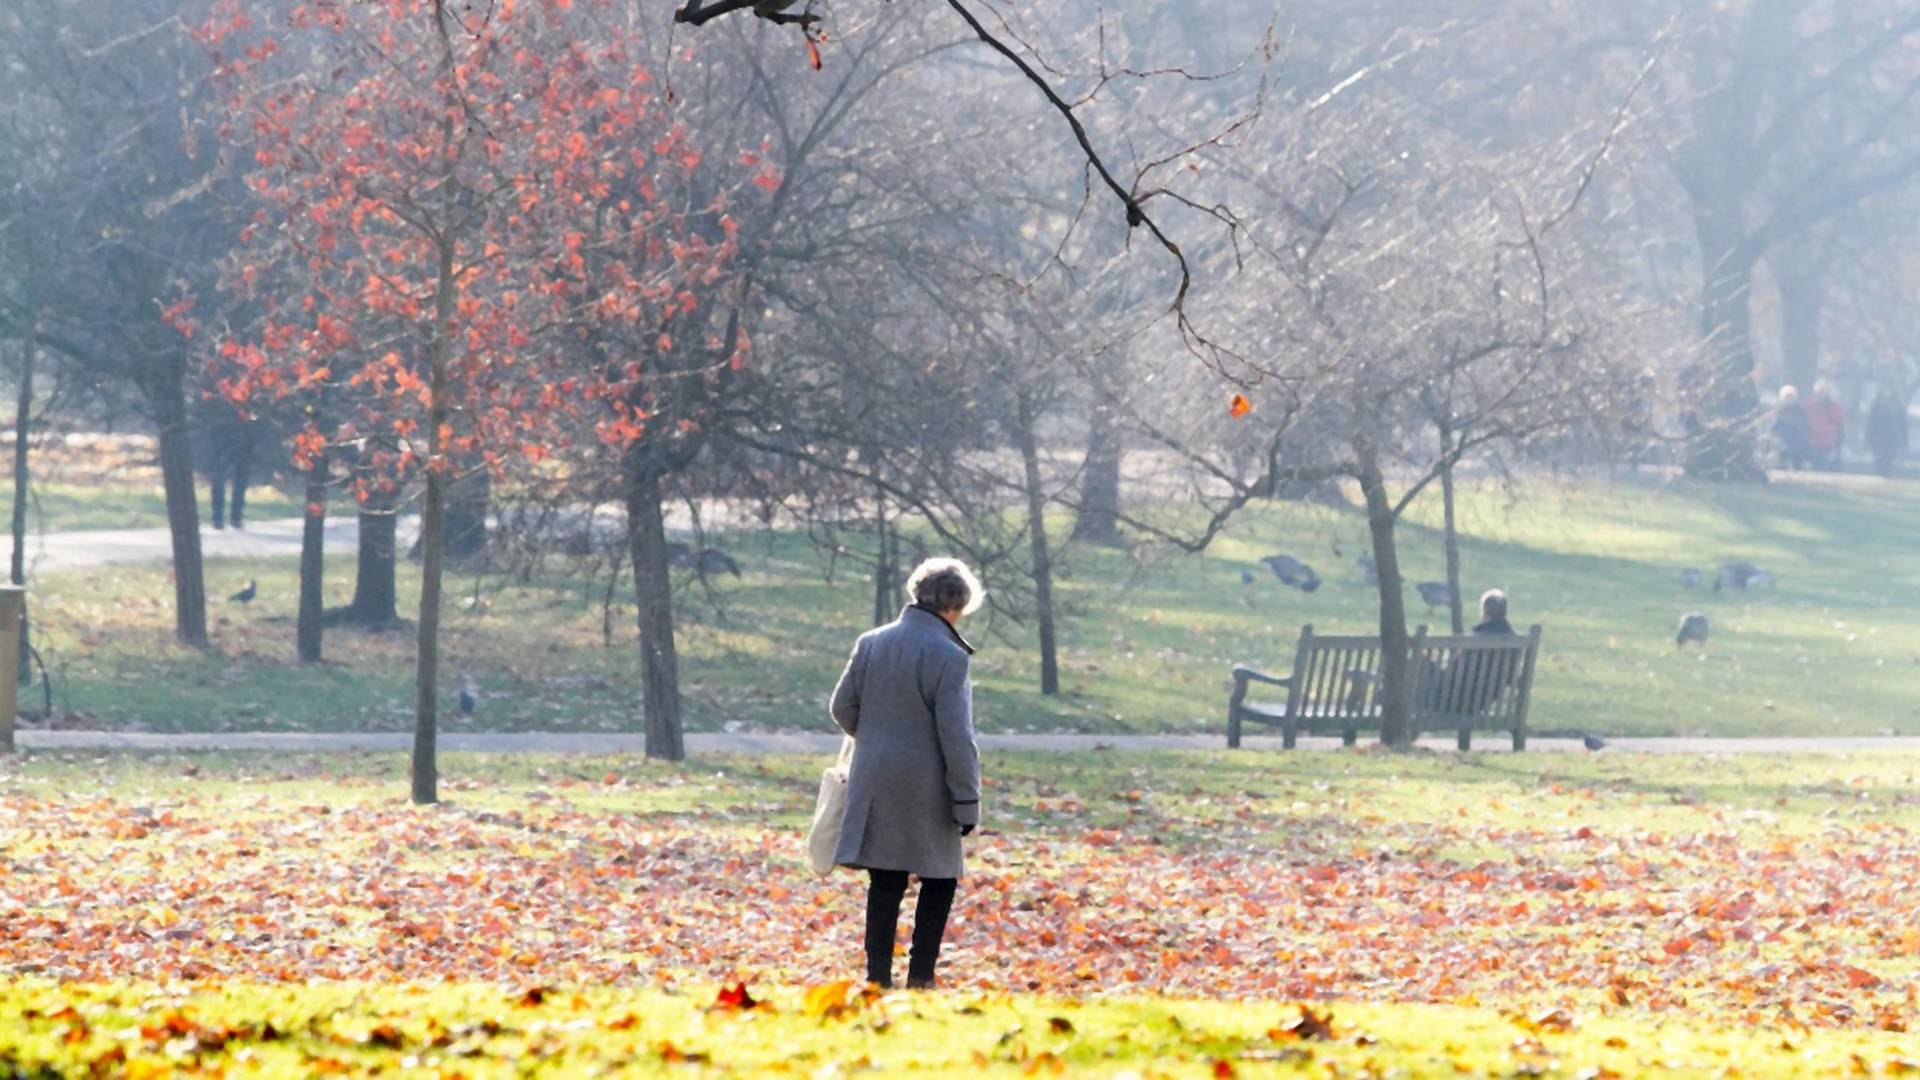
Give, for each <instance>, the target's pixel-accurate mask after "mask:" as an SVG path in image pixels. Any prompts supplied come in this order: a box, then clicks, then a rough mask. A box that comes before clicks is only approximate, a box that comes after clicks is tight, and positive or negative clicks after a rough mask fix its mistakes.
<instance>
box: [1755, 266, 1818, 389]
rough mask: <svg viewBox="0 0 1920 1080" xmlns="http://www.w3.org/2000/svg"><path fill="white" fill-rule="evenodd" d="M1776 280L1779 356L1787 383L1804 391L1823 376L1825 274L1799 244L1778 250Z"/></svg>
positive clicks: (1775, 270) (1774, 275) (1774, 268)
mask: <svg viewBox="0 0 1920 1080" xmlns="http://www.w3.org/2000/svg"><path fill="white" fill-rule="evenodd" d="M1768 261H1769V262H1770V263H1772V264H1773V279H1774V281H1775V282H1776V283H1777V284H1778V285H1779V287H1780V358H1781V362H1782V366H1783V367H1784V368H1785V369H1786V371H1785V374H1786V379H1787V382H1788V383H1789V384H1790V385H1792V386H1795V387H1798V388H1799V390H1800V392H1801V393H1802V394H1811V393H1812V392H1813V384H1814V380H1816V379H1818V378H1819V377H1820V311H1821V307H1822V305H1823V304H1824V303H1825V302H1826V275H1825V274H1823V273H1822V272H1821V269H1820V267H1819V265H1818V264H1817V263H1815V262H1814V261H1813V260H1812V259H1810V258H1806V257H1805V253H1804V252H1803V251H1801V250H1799V248H1798V247H1797V246H1796V247H1794V248H1787V249H1784V250H1779V251H1775V252H1774V254H1773V256H1772V257H1770V258H1769V260H1768Z"/></svg>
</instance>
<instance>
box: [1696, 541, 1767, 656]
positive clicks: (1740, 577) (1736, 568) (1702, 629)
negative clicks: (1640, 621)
mask: <svg viewBox="0 0 1920 1080" xmlns="http://www.w3.org/2000/svg"><path fill="white" fill-rule="evenodd" d="M1706 582H1707V576H1706V574H1704V573H1702V572H1701V571H1700V568H1699V567H1696V566H1689V567H1687V568H1686V569H1684V570H1682V571H1680V584H1681V585H1683V586H1685V587H1686V588H1689V589H1697V588H1699V587H1700V586H1702V585H1704V584H1706ZM1771 584H1773V574H1772V573H1771V572H1770V571H1767V570H1763V569H1761V568H1760V567H1758V566H1756V565H1754V564H1753V563H1750V562H1747V561H1746V560H1744V559H1742V560H1740V561H1739V562H1730V563H1728V564H1726V565H1725V566H1722V567H1721V568H1720V572H1719V573H1717V574H1715V575H1714V577H1713V591H1714V592H1719V591H1721V590H1722V589H1732V590H1734V591H1736V592H1746V591H1747V590H1748V589H1750V588H1753V587H1754V586H1756V585H1771ZM1709 630H1711V626H1710V625H1709V624H1708V622H1707V616H1706V613H1705V612H1701V611H1689V612H1687V613H1686V614H1685V615H1682V616H1680V629H1679V632H1678V633H1676V634H1674V636H1673V645H1674V648H1676V649H1684V648H1686V647H1687V646H1688V645H1701V646H1704V645H1706V643H1707V633H1708V632H1709Z"/></svg>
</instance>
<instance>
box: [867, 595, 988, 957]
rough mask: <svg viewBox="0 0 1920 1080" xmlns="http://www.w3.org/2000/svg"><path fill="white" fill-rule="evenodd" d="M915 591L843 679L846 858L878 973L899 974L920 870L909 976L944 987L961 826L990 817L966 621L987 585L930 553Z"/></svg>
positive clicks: (871, 636)
mask: <svg viewBox="0 0 1920 1080" xmlns="http://www.w3.org/2000/svg"><path fill="white" fill-rule="evenodd" d="M907 595H908V596H910V597H912V599H913V602H912V603H911V604H909V605H908V606H907V607H906V608H904V609H902V610H901V612H900V617H899V618H897V619H895V620H894V621H893V622H890V623H888V624H887V625H885V626H882V627H878V628H877V629H873V630H869V631H867V632H866V633H865V634H862V635H860V640H859V642H858V643H856V644H855V645H854V648H853V656H852V658H851V659H849V660H848V661H847V668H846V670H845V671H844V672H842V673H841V675H840V682H839V684H838V685H836V686H835V687H834V688H833V701H832V704H831V706H830V710H829V711H830V712H831V713H832V715H833V722H834V723H836V724H838V725H839V726H840V729H841V730H842V731H845V732H846V733H847V734H848V735H851V736H852V737H853V742H854V752H853V766H852V771H851V774H850V777H849V780H848V784H847V810H846V818H845V820H844V822H843V824H842V825H841V830H840V844H839V847H838V848H836V849H835V851H834V857H833V858H834V862H835V863H836V864H838V865H840V866H849V867H853V868H854V869H857V870H865V871H867V873H868V875H869V876H870V878H871V883H870V885H869V887H868V890H867V932H866V954H867V981H869V982H871V983H874V984H875V985H878V986H881V987H891V986H892V985H893V942H894V935H895V934H896V933H897V932H898V929H899V922H900V904H901V901H902V900H903V899H904V898H905V896H906V892H907V877H908V875H912V876H914V877H917V878H919V879H920V899H919V901H918V903H917V904H916V906H915V908H914V915H913V952H912V954H911V955H910V956H909V958H908V961H907V986H908V987H909V988H910V989H932V988H933V986H934V968H935V966H936V965H937V964H938V963H939V961H940V942H941V939H942V938H943V937H945V936H946V929H947V915H948V914H949V913H950V912H951V911H952V909H953V895H954V889H955V887H956V885H957V882H958V879H959V877H960V875H961V873H962V872H963V870H964V867H965V851H964V849H963V847H962V845H961V842H960V838H961V837H963V836H966V835H967V834H969V833H971V832H973V830H974V829H975V828H976V827H977V826H978V825H979V824H980V752H979V750H978V748H977V747H976V746H975V744H974V736H973V684H972V682H971V680H970V679H969V677H968V670H967V669H968V657H969V656H971V655H972V653H973V647H972V646H971V645H968V644H967V642H966V640H965V639H964V638H962V637H961V636H960V632H959V631H958V630H957V629H955V624H956V623H958V622H959V621H960V618H961V617H962V616H964V615H967V614H969V613H971V612H973V611H974V610H976V609H977V608H979V606H980V603H981V601H982V600H984V599H985V597H986V594H985V592H984V590H982V589H981V587H980V582H979V581H978V580H977V579H976V578H975V577H974V576H973V572H972V571H970V570H968V569H967V567H966V564H964V563H962V562H960V561H959V560H957V559H929V560H927V561H926V562H923V563H921V564H920V565H919V566H918V567H917V568H915V570H914V571H913V574H912V575H911V576H910V577H908V579H907Z"/></svg>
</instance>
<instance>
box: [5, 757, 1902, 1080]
mask: <svg viewBox="0 0 1920 1080" xmlns="http://www.w3.org/2000/svg"><path fill="white" fill-rule="evenodd" d="M820 765H821V762H819V761H816V760H806V759H799V758H751V757H717V758H710V759H707V760H704V761H697V762H690V763H687V764H684V765H677V766H669V765H662V764H657V763H647V762H644V761H641V760H638V759H632V758H625V757H604V758H572V757H553V756H545V757H541V756H534V757H527V758H508V757H505V756H498V755H492V756H489V755H450V756H448V757H447V759H446V760H445V762H444V774H445V782H444V785H443V790H444V791H445V792H446V795H447V802H445V803H443V804H441V805H439V806H436V807H426V808H419V807H412V806H409V805H407V804H406V803H405V801H404V800H405V794H406V784H405V762H404V760H403V759H402V758H400V757H399V756H398V755H375V754H355V755H344V754H343V755H319V756H298V755H271V756H269V755H247V754H210V755H192V756H174V755H156V756H135V755H106V754H100V755H82V754H47V753H40V754H30V755H25V756H23V757H20V758H15V759H10V760H0V815H4V820H5V821H6V823H7V827H6V828H5V829H0V972H4V973H5V974H4V975H0V1071H4V1072H7V1073H9V1074H12V1075H24V1076H67V1075H88V1074H90V1073H92V1072H95V1071H98V1072H101V1073H105V1074H110V1075H134V1076H146V1075H155V1076H157V1075H168V1074H170V1073H171V1071H173V1070H182V1071H195V1070H199V1071H204V1072H208V1073H213V1072H216V1071H224V1072H225V1073H226V1074H228V1075H236V1074H256V1073H257V1074H261V1075H276V1076H296V1075H297V1076H306V1075H317V1074H328V1073H342V1074H351V1075H364V1074H368V1073H371V1072H374V1071H376V1070H381V1071H392V1070H394V1069H396V1068H398V1069H400V1070H402V1071H409V1072H410V1071H414V1070H421V1071H432V1072H435V1073H448V1072H455V1071H457V1072H459V1073H461V1074H463V1075H468V1076H495V1075H508V1074H509V1073H515V1074H518V1073H523V1072H525V1071H527V1070H528V1069H530V1068H537V1069H544V1070H546V1071H549V1072H553V1073H556V1074H569V1075H571V1074H579V1073H585V1072H591V1071H630V1072H640V1073H651V1072H656V1071H672V1072H676V1073H679V1072H701V1073H713V1074H720V1073H724V1072H738V1071H748V1070H751V1071H755V1072H804V1073H806V1074H809V1075H820V1074H823V1073H824V1074H826V1075H838V1074H841V1073H852V1072H860V1071H869V1070H872V1071H877V1072H882V1073H895V1072H923V1073H926V1074H928V1075H959V1074H962V1073H981V1074H990V1075H1006V1076H1012V1075H1016V1074H1021V1075H1055V1074H1060V1073H1065V1074H1073V1075H1077V1074H1082V1073H1087V1072H1092V1073H1094V1074H1097V1075H1103V1076H1117V1075H1125V1074H1129V1073H1131V1074H1138V1075H1143V1076H1144V1075H1175V1076H1221V1075H1229V1074H1244V1075H1266V1074H1273V1075H1311V1076H1328V1075H1345V1076H1358V1075H1372V1076H1394V1075H1399V1076H1426V1075H1474V1076H1515V1075H1544V1076H1560V1077H1576V1076H1585V1077H1601V1076H1640V1075H1650V1074H1670V1075H1679V1076H1721V1075H1725V1076H1735V1075H1738V1076H1790V1075H1791V1076H1802V1075H1831V1076H1840V1075H1876V1076H1878V1075H1903V1074H1904V1071H1905V1070H1920V1053H1916V1052H1915V1043H1914V1035H1913V1033H1912V1029H1913V1026H1914V1025H1915V1024H1916V1023H1920V1010H1917V1009H1916V1006H1915V1004H1914V1000H1915V998H1914V995H1915V993H1916V991H1920V930H1916V929H1915V927H1916V926H1917V925H1920V909H1916V908H1915V906H1914V904H1915V899H1914V898H1915V897H1916V896H1920V796H1917V795H1916V791H1920V787H1917V786H1916V784H1917V783H1920V754H1882V755H1876V756H1844V755H1834V756H1823V755H1808V756H1804V757H1799V758H1784V757H1768V756H1742V757H1739V758H1733V759H1712V758H1705V759H1703V758H1675V757H1664V756H1654V757H1640V756H1630V755H1600V756H1597V757H1582V758H1573V757H1559V756H1555V757H1550V758H1548V757H1540V758H1531V759H1529V758H1525V757H1505V756H1495V757H1478V758H1465V759H1462V758H1459V757H1456V756H1453V755H1435V754H1384V753H1377V752H1368V751H1359V752H1345V753H1329V754H1301V755H1291V756H1287V757H1280V756H1278V755H1254V754H1243V755H1231V754H1227V753H1224V752H1213V753H1207V754H1198V753H1181V754H1168V755H1154V756H1149V755H1133V754H1120V753H1085V754H1077V755H1034V754H989V755H988V756H987V759H986V761H985V768H986V773H987V779H988V784H987V787H986V789H985V794H986V825H985V827H984V829H983V831H982V832H981V833H980V834H978V835H977V836H976V837H975V838H974V840H973V841H971V842H970V843H971V847H970V854H969V858H970V868H969V874H968V876H967V878H966V879H965V881H964V882H963V883H962V888H961V892H960V898H959V903H958V905H957V906H956V909H955V918H954V923H953V929H952V932H951V935H950V940H949V950H948V952H947V954H946V958H945V960H944V962H943V967H942V975H943V982H944V986H945V987H946V988H945V989H944V990H943V991H941V992H939V993H936V994H897V995H886V996H869V995H864V994H862V993H861V992H859V991H858V990H857V989H856V988H855V987H853V986H852V985H851V984H849V983H847V982H846V980H847V979H848V978H849V977H850V976H851V975H852V974H853V973H854V972H855V971H857V970H858V962H859V961H858V949H859V932H860V931H859V923H860V913H861V908H860V903H861V892H860V882H859V881H858V880H857V879H856V878H854V877H852V876H851V875H848V874H846V873H844V872H842V873H841V874H838V875H836V876H833V877H830V878H828V879H826V880H824V881H820V880H816V879H814V878H813V877H811V876H810V875H808V874H807V873H806V872H805V871H804V870H803V869H802V868H801V866H800V830H801V828H802V823H803V822H804V820H805V816H806V814H807V812H808V810H809V809H810V806H811V800H812V788H813V785H814V781H815V780H816V778H817V770H818V768H819V767H820ZM740 982H744V983H745V984H746V986H747V987H748V989H749V990H750V992H751V993H752V995H753V996H754V997H756V998H759V999H763V1000H764V1001H766V1002H767V1007H764V1008H755V1009H750V1010H744V1011H743V1010H739V1009H729V1008H715V1007H714V1006H715V1005H716V1003H717V1002H718V1000H719V989H720V988H721V987H723V986H730V985H733V984H735V983H740ZM1304 1009H1310V1010H1312V1011H1313V1013H1314V1014H1315V1015H1316V1016H1319V1017H1326V1016H1331V1023H1330V1026H1329V1029H1328V1030H1324V1031H1323V1030H1320V1029H1318V1028H1316V1027H1315V1025H1313V1024H1311V1023H1309V1024H1306V1025H1302V1024H1301V1023H1300V1021H1301V1019H1302V1017H1303V1010H1304ZM1223 1062H1224V1064H1222V1063H1223Z"/></svg>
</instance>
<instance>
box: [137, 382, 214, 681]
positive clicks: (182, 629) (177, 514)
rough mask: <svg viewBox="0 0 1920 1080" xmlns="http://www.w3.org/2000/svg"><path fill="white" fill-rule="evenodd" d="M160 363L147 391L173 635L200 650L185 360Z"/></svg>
mask: <svg viewBox="0 0 1920 1080" xmlns="http://www.w3.org/2000/svg"><path fill="white" fill-rule="evenodd" d="M163 363H164V364H165V367H164V369H163V370H162V371H160V372H159V373H158V374H157V376H156V378H155V379H154V381H153V382H152V383H151V384H150V385H149V387H148V391H149V393H150V394H151V395H152V396H151V399H150V401H149V404H150V405H151V406H152V407H153V415H154V419H155V421H156V422H157V423H158V425H159V428H160V480H161V484H162V487H163V488H164V490H165V491H166V500H167V530H168V532H169V533H170V534H171V540H172V544H173V632H174V636H176V637H178V638H179V639H180V643H181V644H182V645H190V646H192V647H193V648H196V649H204V648H206V647H207V645H208V641H207V585H206V576H205V567H204V566H203V564H202V563H201V559H200V504H199V502H198V501H197V500H196V499H195V497H194V491H193V439H192V435H191V433H190V432H189V431H188V429H187V390H186V368H185V363H186V360H185V358H184V357H181V358H179V359H178V361H175V360H173V359H168V360H166V361H164V362H163Z"/></svg>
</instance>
